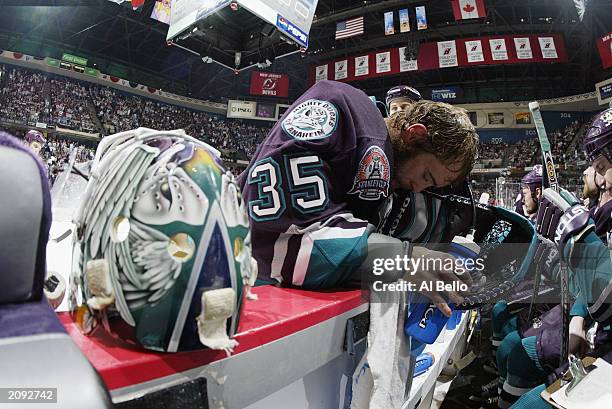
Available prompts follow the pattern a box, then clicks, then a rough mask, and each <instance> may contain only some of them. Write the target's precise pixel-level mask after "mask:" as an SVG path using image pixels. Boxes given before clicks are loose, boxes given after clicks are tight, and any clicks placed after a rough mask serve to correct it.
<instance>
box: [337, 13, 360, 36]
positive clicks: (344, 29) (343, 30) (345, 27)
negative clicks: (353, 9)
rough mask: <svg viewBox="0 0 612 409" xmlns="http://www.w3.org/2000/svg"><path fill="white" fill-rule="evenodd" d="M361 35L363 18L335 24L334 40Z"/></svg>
mask: <svg viewBox="0 0 612 409" xmlns="http://www.w3.org/2000/svg"><path fill="white" fill-rule="evenodd" d="M360 34H363V16H361V17H357V18H353V19H351V20H347V21H342V22H340V23H336V40H341V39H343V38H348V37H353V36H357V35H360Z"/></svg>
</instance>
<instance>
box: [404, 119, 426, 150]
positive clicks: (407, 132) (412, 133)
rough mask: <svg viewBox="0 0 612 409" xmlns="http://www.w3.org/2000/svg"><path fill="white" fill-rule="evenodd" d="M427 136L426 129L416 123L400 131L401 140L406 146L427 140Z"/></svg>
mask: <svg viewBox="0 0 612 409" xmlns="http://www.w3.org/2000/svg"><path fill="white" fill-rule="evenodd" d="M427 134H428V131H427V127H426V126H425V125H423V124H421V123H416V124H412V125H409V126H407V127H406V128H404V129H403V130H402V140H403V141H404V143H405V144H406V145H411V144H412V143H413V142H414V141H415V140H418V139H422V138H427Z"/></svg>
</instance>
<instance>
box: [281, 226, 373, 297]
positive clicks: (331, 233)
mask: <svg viewBox="0 0 612 409" xmlns="http://www.w3.org/2000/svg"><path fill="white" fill-rule="evenodd" d="M364 223H366V222H364ZM365 233H366V226H362V227H361V228H358V229H343V228H340V227H324V228H322V229H321V230H318V231H315V232H312V233H308V234H305V235H304V236H303V237H302V243H301V247H300V251H299V253H298V256H297V260H296V263H295V269H294V271H293V283H292V284H293V285H298V286H301V285H302V284H303V283H304V279H305V278H306V272H307V271H308V265H309V264H310V258H311V255H312V248H313V245H314V242H315V241H316V240H326V239H327V240H331V239H347V238H348V239H350V238H360V237H362V236H363V235H364V234H365ZM330 267H336V266H330ZM329 273H332V271H329Z"/></svg>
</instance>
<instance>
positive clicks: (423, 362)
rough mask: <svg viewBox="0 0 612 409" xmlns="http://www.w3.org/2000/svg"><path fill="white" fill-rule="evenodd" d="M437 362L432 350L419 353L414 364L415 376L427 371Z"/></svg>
mask: <svg viewBox="0 0 612 409" xmlns="http://www.w3.org/2000/svg"><path fill="white" fill-rule="evenodd" d="M435 362H436V359H435V358H434V356H433V354H432V353H431V352H424V353H422V354H421V355H419V356H418V357H417V359H416V363H415V365H414V375H413V377H415V376H419V375H421V374H422V373H425V372H426V371H427V370H428V369H429V368H430V367H431V366H432V365H433V364H434V363H435Z"/></svg>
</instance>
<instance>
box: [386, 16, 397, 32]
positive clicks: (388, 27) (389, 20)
mask: <svg viewBox="0 0 612 409" xmlns="http://www.w3.org/2000/svg"><path fill="white" fill-rule="evenodd" d="M393 34H395V27H393V12H392V11H388V12H386V13H385V35H386V36H390V35H393Z"/></svg>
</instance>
